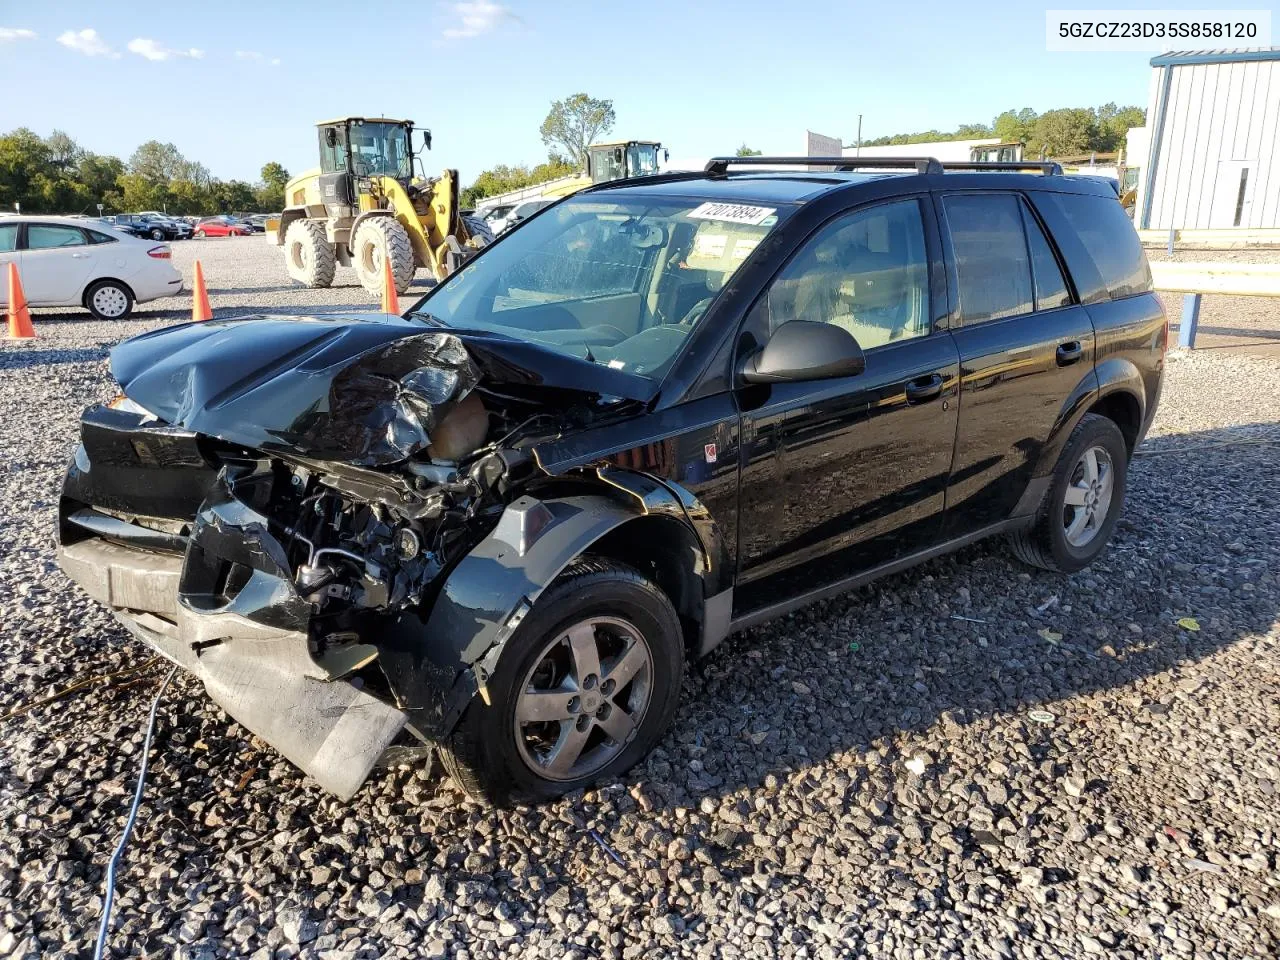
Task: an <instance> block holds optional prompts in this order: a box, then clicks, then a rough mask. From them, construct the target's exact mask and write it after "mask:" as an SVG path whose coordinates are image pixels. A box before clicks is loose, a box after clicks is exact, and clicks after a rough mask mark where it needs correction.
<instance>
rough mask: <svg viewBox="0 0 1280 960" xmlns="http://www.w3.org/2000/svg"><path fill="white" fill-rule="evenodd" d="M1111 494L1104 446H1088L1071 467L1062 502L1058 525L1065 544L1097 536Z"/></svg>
mask: <svg viewBox="0 0 1280 960" xmlns="http://www.w3.org/2000/svg"><path fill="white" fill-rule="evenodd" d="M1114 494H1115V465H1114V464H1113V463H1112V462H1111V454H1109V453H1108V452H1107V451H1106V448H1104V447H1096V446H1095V447H1090V448H1089V449H1088V450H1086V451H1085V452H1084V453H1083V454H1081V455H1080V459H1079V460H1077V461H1076V465H1075V466H1074V467H1073V468H1072V470H1071V478H1070V479H1069V480H1068V481H1067V489H1066V491H1065V493H1064V495H1063V502H1062V527H1063V531H1064V532H1065V533H1066V537H1067V543H1069V544H1071V545H1072V546H1073V547H1083V546H1087V545H1088V544H1089V543H1091V542H1092V541H1093V539H1094V538H1095V537H1097V535H1098V532H1099V531H1100V530H1101V529H1102V527H1103V524H1105V523H1106V522H1107V516H1108V515H1109V514H1110V513H1111V501H1112V498H1113V496H1114Z"/></svg>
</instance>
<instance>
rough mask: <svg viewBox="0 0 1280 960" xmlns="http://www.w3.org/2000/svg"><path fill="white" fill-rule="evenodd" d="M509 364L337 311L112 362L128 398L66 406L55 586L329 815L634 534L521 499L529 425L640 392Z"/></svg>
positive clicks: (126, 350) (622, 509) (166, 338)
mask: <svg viewBox="0 0 1280 960" xmlns="http://www.w3.org/2000/svg"><path fill="white" fill-rule="evenodd" d="M519 349H521V347H512V348H511V349H509V345H508V344H506V343H502V342H498V343H496V344H493V343H482V344H466V343H465V342H464V340H463V339H461V338H459V337H457V336H455V335H453V334H449V333H444V332H438V331H433V332H424V329H423V327H422V326H421V325H417V324H412V323H408V322H404V321H399V322H395V321H392V322H388V321H387V320H383V319H378V320H369V321H367V322H366V321H362V320H358V319H353V318H332V319H329V318H325V319H318V320H312V319H302V318H289V319H283V320H281V319H271V320H267V319H252V320H248V321H231V322H224V323H220V324H202V325H198V326H197V325H192V326H187V327H179V328H175V329H173V330H169V331H161V332H160V333H158V334H151V335H147V336H145V337H142V338H138V339H137V340H134V341H129V342H127V343H125V344H122V345H121V346H120V347H118V348H117V349H116V351H114V352H113V355H112V363H113V372H114V373H115V374H116V376H117V379H118V380H119V381H120V383H121V385H122V386H123V387H124V389H125V392H126V395H127V397H128V401H127V402H125V403H124V405H123V407H121V408H111V407H94V408H90V409H89V410H87V411H86V412H85V415H84V418H83V421H82V444H81V446H80V448H79V449H78V451H77V453H76V457H75V460H74V462H73V464H72V465H71V467H70V468H69V470H68V474H67V479H66V484H65V487H64V491H63V496H62V500H61V510H60V523H59V528H60V530H59V540H60V549H59V559H60V562H61V564H62V566H63V569H64V570H65V571H66V572H67V573H68V575H70V576H71V577H72V578H73V579H75V580H76V581H78V582H79V583H80V584H81V585H82V586H84V588H85V589H86V590H87V591H88V592H89V593H90V594H91V595H92V596H94V597H95V598H96V599H98V600H100V601H101V602H103V603H105V604H107V605H109V606H110V607H111V608H112V610H113V611H114V613H115V614H116V616H117V617H118V618H119V619H120V620H121V621H122V622H123V623H124V624H125V625H126V626H127V627H128V629H129V630H130V631H131V632H132V633H133V634H134V635H135V636H137V637H139V638H140V639H142V640H144V641H145V642H147V643H148V644H150V645H151V646H152V647H154V648H155V649H157V650H158V651H160V652H161V653H162V654H164V655H165V656H166V657H168V658H169V659H170V660H172V661H174V662H176V663H178V664H179V665H181V666H182V667H184V668H186V669H187V670H189V671H190V672H191V673H193V674H195V675H196V676H197V677H199V679H200V680H201V682H202V683H203V684H204V685H205V687H206V689H207V690H208V692H209V694H210V696H211V697H212V698H213V699H214V700H215V701H216V702H217V703H219V704H220V705H221V706H222V707H223V708H224V709H225V710H226V711H227V713H228V714H230V715H231V716H232V717H234V718H236V719H237V720H238V721H240V722H241V723H242V724H243V725H244V726H245V727H247V728H248V729H249V730H251V731H253V732H254V733H256V734H257V735H258V736H260V737H261V738H262V739H264V740H266V741H267V742H269V743H271V744H272V745H273V746H275V747H276V748H277V749H279V750H280V752H281V753H282V754H284V755H285V756H286V757H287V758H288V759H289V760H291V761H292V762H293V763H294V764H296V765H297V766H298V767H300V768H301V769H302V770H304V771H305V772H306V773H307V774H309V775H310V776H312V777H313V778H314V779H315V780H317V781H318V782H319V783H320V784H321V785H322V786H323V787H325V788H326V789H327V790H329V791H331V792H333V793H335V794H337V795H339V796H341V797H343V798H349V797H350V796H352V795H353V794H354V793H355V791H356V790H357V789H358V788H359V787H360V785H361V784H362V783H363V782H364V780H365V778H366V777H367V776H368V774H369V772H370V770H371V769H372V767H373V765H374V764H375V763H376V761H377V759H378V757H379V756H380V755H381V754H382V752H383V751H384V749H385V748H386V747H387V746H388V745H389V744H390V743H391V742H392V741H393V740H394V739H395V738H396V737H397V736H398V735H399V734H400V732H401V730H403V729H405V728H406V727H407V728H408V730H410V731H411V732H412V733H414V734H416V735H417V736H418V737H420V738H424V739H429V738H432V737H436V736H440V735H442V734H443V733H444V732H446V731H447V730H448V728H449V726H450V725H451V724H452V722H454V721H455V720H456V718H457V716H458V714H459V713H460V712H461V710H462V709H464V708H465V705H466V703H467V702H468V701H469V699H470V697H471V696H473V695H474V694H475V693H476V692H477V691H479V692H481V693H482V694H483V692H484V681H485V676H486V673H485V671H486V669H490V670H491V668H492V662H493V661H492V658H493V657H494V656H495V655H496V654H495V650H500V646H501V640H502V637H503V636H504V631H505V633H508V634H509V632H510V631H511V630H513V629H514V627H515V626H516V625H518V623H519V618H520V616H522V610H527V609H528V606H529V604H531V603H532V601H533V599H535V598H536V596H537V593H538V592H539V591H540V590H541V588H542V587H543V586H545V585H546V582H549V580H550V579H551V578H553V577H554V576H555V573H556V572H557V571H558V569H559V567H560V566H562V565H563V564H564V563H566V562H568V560H569V559H570V558H571V556H572V555H573V553H574V552H575V551H577V550H580V549H582V547H583V546H584V545H585V544H586V543H588V542H590V539H591V537H593V536H596V535H598V531H599V529H601V524H602V522H603V523H604V525H605V527H606V528H607V527H608V526H610V525H616V524H617V523H620V522H622V521H624V520H625V519H628V518H629V517H631V516H633V515H635V512H636V509H637V508H636V507H634V506H628V505H626V504H625V503H610V502H604V503H601V502H597V500H598V498H582V497H574V496H572V492H573V491H572V490H571V491H570V495H569V496H567V497H560V498H556V499H554V501H553V502H549V503H548V502H543V501H542V500H539V499H537V497H535V496H531V495H530V491H532V490H536V489H537V487H538V485H539V484H540V483H545V482H552V481H551V478H549V477H547V475H546V474H545V473H543V472H542V471H541V470H540V469H539V468H538V466H537V461H536V457H535V456H534V455H533V454H532V452H531V445H532V438H534V437H535V436H537V435H538V433H537V431H538V429H539V425H541V426H542V428H544V429H545V428H546V425H547V424H548V423H550V422H552V421H555V422H564V421H566V420H567V421H569V422H572V421H573V419H574V418H575V417H584V418H588V419H590V418H593V417H594V418H599V417H602V416H608V415H609V414H610V412H616V411H617V410H619V409H625V408H626V407H627V405H628V404H630V405H632V406H634V405H635V404H637V403H639V402H642V399H643V398H642V397H641V396H638V395H634V394H637V393H638V391H636V390H630V391H628V384H626V383H625V382H623V381H621V380H619V379H618V378H617V377H613V376H612V374H613V372H612V371H610V372H607V373H605V374H604V375H603V376H604V377H605V378H606V379H609V378H611V379H610V382H609V383H608V384H607V385H606V384H604V383H601V384H594V386H595V387H596V389H594V390H590V389H589V390H583V389H581V388H575V389H573V390H570V391H567V392H566V391H562V390H558V388H554V387H551V386H550V385H546V384H540V383H539V373H538V371H537V369H536V367H535V366H534V365H532V364H530V363H528V362H527V358H522V357H521V356H519V355H518V351H519ZM513 351H514V352H513ZM556 362H562V361H556ZM499 372H501V373H499ZM499 375H501V376H502V378H503V379H502V388H501V389H494V381H495V380H496V379H497V377H498V376H499ZM591 375H596V374H594V373H592V374H591ZM629 379H631V378H629ZM634 379H638V378H634ZM633 386H634V385H633ZM606 388H609V389H610V390H611V392H610V393H609V394H607V395H606V394H605V392H604V391H605V389H606ZM627 392H631V393H632V394H633V395H632V396H630V397H628V396H627ZM539 395H541V396H542V397H551V398H552V399H553V400H554V401H556V405H555V406H552V405H551V404H549V403H548V402H547V401H546V400H545V399H539ZM568 396H572V397H573V398H574V399H575V401H576V406H572V407H570V406H566V405H564V404H563V401H564V400H565V399H566V397H568ZM552 409H554V410H555V416H554V417H553V416H552V415H551V412H550V411H551V410H552ZM542 435H543V436H545V435H546V434H545V433H543V434H542ZM561 483H563V481H561ZM552 528H556V530H557V536H556V537H555V538H553V539H554V540H555V546H554V548H551V547H544V548H543V550H542V554H541V556H539V555H538V554H537V553H536V552H535V551H532V547H533V545H534V543H535V542H536V541H537V540H538V539H539V538H541V537H542V536H543V535H544V534H545V532H546V531H547V530H550V529H552ZM464 561H465V562H467V563H468V564H469V565H470V566H469V569H470V570H472V571H473V573H472V575H470V576H468V577H467V578H466V582H465V584H464V583H461V582H460V581H459V580H458V579H456V578H451V576H450V575H451V573H452V572H453V571H455V570H456V569H457V568H458V567H459V565H460V564H462V563H463V562H464ZM460 592H462V593H465V594H466V596H460V595H459V594H460ZM438 601H439V602H438ZM486 658H489V659H486Z"/></svg>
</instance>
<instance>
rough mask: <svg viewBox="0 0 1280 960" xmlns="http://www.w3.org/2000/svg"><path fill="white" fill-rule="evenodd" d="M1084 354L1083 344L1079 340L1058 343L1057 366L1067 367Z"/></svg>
mask: <svg viewBox="0 0 1280 960" xmlns="http://www.w3.org/2000/svg"><path fill="white" fill-rule="evenodd" d="M1083 356H1084V346H1083V345H1081V343H1080V341H1079V340H1071V341H1069V342H1067V343H1060V344H1058V355H1057V359H1058V366H1060V367H1068V366H1070V365H1071V364H1073V363H1075V362H1076V361H1077V360H1079V359H1080V358H1081V357H1083Z"/></svg>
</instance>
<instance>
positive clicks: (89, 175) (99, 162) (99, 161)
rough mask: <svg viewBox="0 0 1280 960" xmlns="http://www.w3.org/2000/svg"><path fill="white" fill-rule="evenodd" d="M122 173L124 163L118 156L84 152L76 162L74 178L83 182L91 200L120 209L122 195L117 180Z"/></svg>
mask: <svg viewBox="0 0 1280 960" xmlns="http://www.w3.org/2000/svg"><path fill="white" fill-rule="evenodd" d="M122 173H124V164H123V163H122V162H121V161H120V158H119V157H109V156H103V155H102V154H98V153H84V154H82V155H81V156H80V159H79V160H78V161H77V162H76V178H77V179H78V180H79V181H80V182H81V183H83V184H84V186H85V189H86V190H87V191H88V193H89V196H90V198H91V202H93V203H94V204H98V203H101V204H102V205H103V207H104V208H106V209H107V210H111V211H118V210H119V209H120V203H121V200H122V197H121V195H120V187H119V183H118V181H119V180H120V175H121V174H122ZM104 212H106V211H105V210H104Z"/></svg>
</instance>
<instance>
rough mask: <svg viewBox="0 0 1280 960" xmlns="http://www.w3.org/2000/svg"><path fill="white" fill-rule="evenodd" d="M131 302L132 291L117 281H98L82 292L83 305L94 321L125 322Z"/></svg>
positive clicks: (131, 307) (131, 309)
mask: <svg viewBox="0 0 1280 960" xmlns="http://www.w3.org/2000/svg"><path fill="white" fill-rule="evenodd" d="M133 302H134V301H133V291H132V290H130V289H129V288H128V287H126V286H125V285H124V284H123V283H121V282H120V281H119V280H99V281H98V282H97V283H95V284H93V285H92V286H90V287H89V289H87V290H86V291H85V292H84V305H85V307H86V309H88V311H89V312H90V313H91V314H93V316H94V319H95V320H127V319H129V314H131V313H133Z"/></svg>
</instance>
